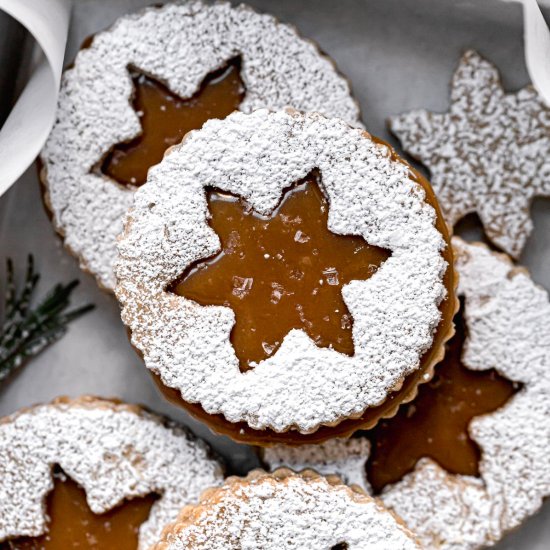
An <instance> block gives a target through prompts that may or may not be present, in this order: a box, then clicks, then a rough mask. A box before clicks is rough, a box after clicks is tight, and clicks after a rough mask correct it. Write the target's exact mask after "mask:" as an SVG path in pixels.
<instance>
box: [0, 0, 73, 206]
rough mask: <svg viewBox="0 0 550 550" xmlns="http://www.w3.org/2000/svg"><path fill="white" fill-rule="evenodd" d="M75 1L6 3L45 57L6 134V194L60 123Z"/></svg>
mask: <svg viewBox="0 0 550 550" xmlns="http://www.w3.org/2000/svg"><path fill="white" fill-rule="evenodd" d="M70 8H71V1H70V0H0V9H2V10H4V11H5V12H6V13H8V14H9V15H11V16H12V17H13V18H14V19H17V20H18V21H19V22H20V23H21V24H22V25H23V26H25V27H26V28H27V29H28V30H29V32H30V33H31V34H32V35H33V36H34V38H35V39H36V42H37V43H38V45H39V46H40V48H41V50H42V52H41V58H40V61H39V62H38V64H37V66H36V68H35V69H34V71H33V73H32V75H31V77H30V79H29V81H28V83H27V85H26V87H25V89H24V90H23V92H22V93H21V95H20V97H19V99H18V101H17V103H16V104H15V106H14V108H13V110H12V111H11V113H10V115H9V117H8V119H7V120H6V122H5V123H4V125H3V127H2V129H1V130H0V195H2V194H3V193H4V192H5V191H6V190H7V189H8V188H9V187H10V186H11V185H12V183H13V182H14V181H16V180H17V179H18V178H19V176H20V175H21V174H22V173H23V172H24V171H25V170H26V169H27V167H28V166H29V165H30V164H31V163H32V162H33V161H34V159H35V158H36V156H37V155H38V153H39V152H40V149H41V148H42V146H43V145H44V142H45V141H46V138H47V137H48V133H49V132H50V130H51V127H52V125H53V122H54V117H55V110H56V106H57V94H58V90H59V81H60V78H61V70H62V68H63V56H64V54H65V45H66V42H67V32H68V28H69V15H70Z"/></svg>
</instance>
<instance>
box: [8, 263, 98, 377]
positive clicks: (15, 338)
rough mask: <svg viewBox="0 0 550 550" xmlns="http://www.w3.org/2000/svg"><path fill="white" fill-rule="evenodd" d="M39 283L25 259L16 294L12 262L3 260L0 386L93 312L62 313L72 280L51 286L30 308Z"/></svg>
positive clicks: (82, 309)
mask: <svg viewBox="0 0 550 550" xmlns="http://www.w3.org/2000/svg"><path fill="white" fill-rule="evenodd" d="M39 280H40V274H39V273H36V272H35V270H34V259H33V257H32V255H29V257H28V261H27V271H26V274H25V281H24V283H23V286H22V288H21V289H20V291H18V288H17V286H18V285H17V284H16V282H15V275H14V269H13V262H12V261H11V259H8V260H7V262H6V290H5V304H4V319H3V320H2V321H0V326H1V329H0V382H1V381H2V380H4V379H5V378H7V377H8V376H9V375H10V374H11V373H12V372H14V371H15V370H16V369H17V368H19V367H20V366H21V365H22V364H23V363H24V362H25V361H26V360H27V359H28V358H30V357H33V356H34V355H37V354H38V353H40V352H41V351H42V350H43V349H44V348H45V347H46V346H48V345H49V344H51V343H52V342H55V341H56V340H57V339H59V338H60V337H61V336H62V335H63V334H65V332H66V331H67V325H68V324H69V323H70V322H71V321H72V320H73V319H76V318H77V317H80V316H81V315H83V314H84V313H87V312H88V311H90V310H91V309H93V308H94V306H93V305H91V304H89V305H86V306H83V307H79V308H77V309H73V310H71V311H66V310H67V308H68V306H69V303H70V297H71V293H72V292H73V290H74V289H75V287H76V286H77V285H78V281H76V280H75V281H71V282H70V283H68V284H66V285H63V284H57V285H55V286H54V287H53V288H52V289H51V290H50V292H49V293H48V294H47V295H46V297H45V298H43V299H42V300H41V301H40V302H39V303H38V305H36V306H35V307H33V306H32V305H31V299H32V297H33V293H34V291H35V289H36V286H37V284H38V281H39Z"/></svg>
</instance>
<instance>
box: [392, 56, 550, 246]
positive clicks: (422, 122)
mask: <svg viewBox="0 0 550 550" xmlns="http://www.w3.org/2000/svg"><path fill="white" fill-rule="evenodd" d="M389 126H390V129H391V131H392V132H393V133H394V134H396V135H397V137H398V138H399V139H400V140H401V142H402V144H403V147H404V149H405V150H406V151H407V152H409V153H410V154H411V155H412V156H414V157H415V158H417V159H418V160H420V161H421V162H422V163H423V164H425V165H426V166H427V167H428V168H429V170H430V173H431V183H432V185H433V187H434V190H435V191H436V194H437V197H438V199H439V201H440V204H441V207H442V208H443V211H444V214H445V215H446V217H447V219H448V221H449V223H452V224H455V223H456V222H457V221H458V220H459V219H460V218H462V217H464V216H465V215H466V214H468V213H470V212H477V213H478V215H479V217H480V219H481V221H482V223H483V226H484V228H485V232H486V233H487V236H488V237H489V238H490V239H491V240H492V241H493V242H494V243H495V244H496V245H498V246H499V247H501V248H502V249H503V250H505V251H506V252H508V253H509V254H510V255H512V256H513V257H518V256H519V254H520V252H521V250H522V249H523V246H524V245H525V241H526V240H527V237H528V236H529V234H530V233H531V230H532V227H533V224H532V222H531V219H530V213H529V209H530V204H531V200H532V199H533V198H534V197H535V196H548V195H550V161H549V160H548V159H549V158H550V156H549V153H550V108H549V107H548V106H547V105H545V103H544V102H543V100H542V98H541V97H540V96H539V95H538V94H537V92H536V91H535V89H534V88H533V87H532V86H527V87H526V88H523V89H522V90H520V91H519V92H516V93H513V94H506V93H505V92H504V90H503V89H502V85H501V82H500V78H499V74H498V71H497V69H496V68H495V67H494V66H493V65H492V64H491V63H489V62H488V61H486V60H485V59H483V58H482V57H481V56H480V55H479V54H477V53H476V52H474V51H468V52H467V53H466V54H464V56H463V57H462V59H461V60H460V63H459V65H458V68H457V70H456V72H455V75H454V77H453V81H452V85H451V106H450V110H449V112H448V113H444V114H439V113H431V112H428V111H426V110H418V111H411V112H409V113H405V114H403V115H399V116H394V117H391V118H390V119H389Z"/></svg>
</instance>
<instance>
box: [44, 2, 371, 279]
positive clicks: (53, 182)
mask: <svg viewBox="0 0 550 550" xmlns="http://www.w3.org/2000/svg"><path fill="white" fill-rule="evenodd" d="M235 58H238V59H239V63H238V71H239V77H240V79H241V80H242V84H241V86H240V88H241V89H240V90H236V91H235V90H233V92H231V93H227V92H226V89H227V86H228V85H226V84H223V83H222V84H219V83H218V84H216V83H215V82H214V83H213V84H212V83H211V84H212V85H213V86H214V87H215V86H218V92H216V91H215V90H214V88H212V87H210V88H208V87H207V88H208V89H206V90H205V89H203V88H204V86H203V85H204V82H205V78H207V77H208V75H211V74H213V73H214V74H217V73H216V71H219V70H220V69H222V68H223V67H225V66H226V65H227V63H229V62H230V61H231V60H233V59H235ZM136 70H137V71H139V73H141V74H143V75H145V76H143V77H140V78H141V79H143V78H145V77H147V78H149V77H151V78H154V79H155V81H158V82H157V85H152V84H151V83H150V82H149V83H147V82H145V84H144V85H143V86H142V89H141V88H140V87H139V84H140V82H141V80H140V79H139V78H138V79H135V80H134V82H133V80H132V78H131V73H132V72H133V71H136ZM234 76H235V75H234ZM219 79H220V76H219V75H217V76H216V77H215V78H214V81H216V80H219ZM142 83H143V82H142ZM159 83H161V84H162V85H163V86H164V85H165V86H167V88H168V90H164V91H162V92H159V93H161V95H163V98H164V100H163V101H161V102H160V104H159V105H157V104H156V103H155V100H154V99H153V100H151V101H153V104H152V106H151V112H145V113H144V112H142V111H140V110H137V112H136V108H135V105H134V106H133V105H132V101H134V102H135V101H137V102H138V103H140V102H142V101H146V100H147V97H149V96H151V94H153V95H154V94H155V93H156V92H155V90H156V88H158V85H159ZM133 84H134V85H133ZM220 86H221V87H220ZM224 86H226V87H225V88H224ZM140 89H141V91H140ZM202 92H205V93H202ZM241 92H242V94H241ZM171 94H172V95H171ZM174 94H175V95H174ZM205 94H206V95H205ZM235 94H236V95H237V96H239V97H233V98H232V99H233V100H235V101H236V103H235V105H233V106H231V105H230V106H229V112H231V111H233V110H234V109H235V108H236V107H238V108H239V109H241V110H242V111H244V112H250V111H252V110H254V109H257V108H259V107H270V108H273V109H277V108H282V107H284V106H287V105H289V106H292V107H294V108H296V109H299V110H304V111H320V112H323V113H325V114H326V115H328V116H338V117H341V118H343V119H344V120H346V121H347V122H349V123H350V124H351V125H354V126H360V125H361V124H360V122H359V111H358V107H357V104H356V102H355V100H354V99H353V98H352V97H351V95H350V90H349V86H348V83H347V81H346V80H345V79H344V78H343V77H342V76H340V75H339V74H338V72H337V71H336V69H335V67H334V64H333V63H332V61H330V60H329V59H328V58H327V57H326V56H324V55H322V54H321V53H320V52H319V50H318V48H317V47H316V46H315V45H314V44H313V43H311V42H310V41H308V40H304V39H303V38H301V37H300V36H299V35H298V34H297V32H296V31H295V29H294V28H292V27H290V26H288V25H283V24H281V23H279V22H278V21H277V20H276V19H275V18H274V17H272V16H270V15H263V14H258V13H256V12H254V11H253V10H252V9H250V8H248V7H246V6H243V5H241V6H239V7H231V6H230V4H229V3H227V2H219V3H215V4H213V5H208V4H205V3H202V2H197V1H189V2H182V3H168V4H166V5H165V6H162V7H150V8H147V9H145V10H143V11H141V12H138V13H136V14H131V15H127V16H124V17H121V18H120V19H119V20H118V21H117V22H116V24H115V25H113V27H112V28H111V29H109V30H107V31H105V32H102V33H99V34H97V35H96V36H95V37H94V38H93V41H92V42H91V44H90V45H89V46H88V47H87V48H85V49H83V50H81V51H80V53H79V54H78V56H77V57H76V61H75V63H74V66H73V67H72V68H71V69H69V70H67V71H66V72H65V74H64V76H63V79H62V83H61V90H60V95H59V102H58V109H57V115H56V121H55V124H54V127H53V129H52V132H51V135H50V137H49V139H48V141H47V143H46V145H45V147H44V149H43V151H42V154H41V160H42V164H43V171H42V180H43V182H44V184H45V189H46V202H47V204H48V206H49V208H50V210H51V212H52V215H53V222H54V224H55V226H56V228H57V230H58V232H59V233H60V234H61V235H62V236H63V238H64V240H65V244H66V245H67V247H68V248H69V249H70V250H71V251H72V252H73V253H74V254H75V255H76V256H78V257H79V259H80V263H81V266H82V267H83V268H84V269H86V270H89V271H90V272H91V273H92V274H94V275H95V276H96V278H97V280H98V282H99V283H100V284H101V285H102V286H104V287H105V288H107V289H109V290H112V289H113V287H114V274H113V264H114V262H115V259H116V246H115V240H116V236H117V235H118V234H119V233H120V232H121V230H122V217H123V215H124V213H125V212H126V211H127V209H128V207H129V206H130V205H131V203H132V200H133V194H134V190H135V188H134V187H132V185H130V186H127V185H121V184H119V183H117V181H114V180H113V179H112V177H111V174H112V173H113V172H112V171H111V170H104V168H105V166H104V164H105V163H104V161H105V159H106V157H108V156H109V155H110V153H111V152H112V151H113V149H116V148H118V149H121V150H122V153H120V151H118V153H117V155H119V154H122V155H124V154H125V153H124V151H125V147H126V146H125V145H124V144H125V143H129V145H128V147H130V148H131V147H132V146H133V145H132V144H133V143H134V141H135V139H138V138H139V136H140V135H141V134H142V132H143V136H142V137H143V139H146V138H147V141H148V143H147V146H148V147H149V146H150V147H156V146H158V144H159V143H160V144H161V145H162V143H163V142H164V143H165V147H164V148H166V147H168V146H169V145H171V144H173V143H175V142H179V141H180V140H181V137H182V136H181V135H180V136H179V138H178V137H174V136H173V135H170V136H168V137H167V136H166V134H163V132H164V130H165V129H166V128H165V126H170V125H171V124H172V125H173V126H178V124H173V123H174V121H175V120H177V117H181V116H183V115H185V116H186V117H187V119H186V120H183V121H182V122H181V124H179V126H182V127H185V126H189V127H190V128H196V127H200V126H202V123H203V121H204V120H206V119H208V118H211V117H216V118H218V117H223V116H225V115H226V114H228V113H227V112H223V109H222V110H220V104H221V103H228V101H229V99H231V97H230V96H232V95H235ZM135 96H137V97H135ZM141 96H144V97H141ZM164 96H165V97H164ZM176 96H178V97H176ZM181 98H191V100H190V101H189V102H188V103H187V104H186V105H182V106H178V105H177V103H178V101H180V99H181ZM228 98H229V99H228ZM157 101H159V100H157ZM239 102H240V104H239ZM175 103H176V106H174V104H175ZM228 105H229V103H228ZM180 107H181V108H180ZM153 111H154V112H153ZM161 111H162V112H161ZM167 111H169V112H168V113H167ZM183 111H185V112H183ZM182 112H183V115H182ZM184 118H185V117H184ZM190 120H191V121H192V120H196V122H195V123H196V124H197V125H198V126H193V123H191V122H189V121H190ZM145 134H147V136H152V135H154V136H155V138H154V139H151V140H149V139H148V137H147V136H146V135H145ZM126 152H127V151H126ZM134 153H135V151H134ZM146 154H147V151H144V150H141V151H140V152H139V154H137V153H135V154H134V157H135V158H134V161H135V162H136V163H137V164H140V163H143V161H142V160H140V157H141V156H142V155H146ZM115 156H116V155H115ZM161 156H162V151H161V155H160V158H161ZM160 158H158V159H156V160H154V162H153V164H156V163H157V162H159V161H160ZM115 160H116V159H115ZM145 168H146V167H145ZM140 170H143V166H141V167H140ZM127 171H128V170H125V172H127ZM134 181H136V178H133V177H129V179H128V181H127V182H128V183H130V184H131V183H132V182H134Z"/></svg>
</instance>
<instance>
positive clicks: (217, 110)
mask: <svg viewBox="0 0 550 550" xmlns="http://www.w3.org/2000/svg"><path fill="white" fill-rule="evenodd" d="M131 75H132V80H133V83H134V100H133V107H134V110H135V111H136V113H137V114H138V116H139V118H140V121H141V126H142V132H141V134H140V135H139V136H138V137H136V138H135V139H133V140H132V141H130V142H128V143H119V144H117V145H116V146H115V147H114V148H113V149H112V150H111V151H110V152H109V154H108V155H107V156H106V157H105V159H104V161H103V164H102V166H101V171H102V172H103V173H104V174H106V175H107V176H109V177H111V178H113V179H114V180H116V181H118V182H119V183H122V184H124V185H131V186H139V185H142V184H143V183H145V181H146V180H147V171H148V170H149V168H150V167H151V166H153V165H155V164H158V163H159V162H160V161H161V160H162V157H163V155H164V152H165V151H166V149H168V148H169V147H171V146H172V145H176V144H177V143H179V142H180V141H181V140H182V138H183V136H184V135H185V134H186V133H187V132H189V131H191V130H195V129H197V128H201V127H202V125H203V124H204V123H205V122H206V121H207V120H209V119H211V118H225V117H226V116H227V115H229V114H230V113H232V112H233V111H235V110H236V109H238V108H239V105H240V104H241V102H242V100H243V98H244V95H245V87H244V84H243V81H242V80H241V77H240V60H239V59H234V60H232V61H231V62H230V63H229V64H228V65H227V66H226V67H224V68H223V69H220V70H219V71H215V72H213V73H211V74H209V75H208V76H207V77H206V79H205V80H204V82H203V83H202V85H201V87H200V89H199V91H198V92H197V93H196V94H195V95H193V96H192V97H190V98H187V99H182V98H181V97H179V96H177V95H175V94H173V93H172V92H171V91H170V90H169V89H168V88H167V87H166V86H165V85H164V84H162V83H161V82H159V81H157V80H155V79H153V78H151V77H150V76H147V75H145V74H143V73H141V72H138V71H136V70H133V71H131Z"/></svg>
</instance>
